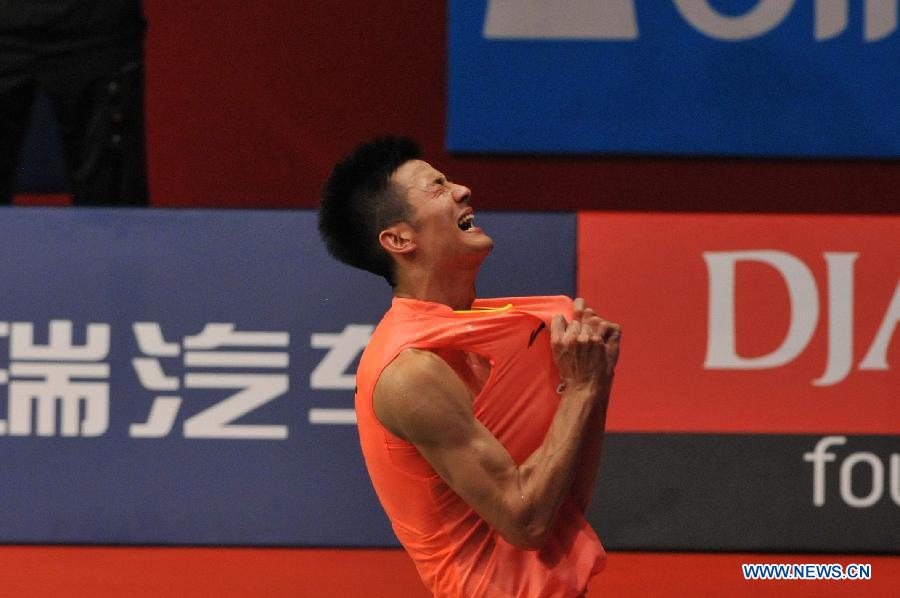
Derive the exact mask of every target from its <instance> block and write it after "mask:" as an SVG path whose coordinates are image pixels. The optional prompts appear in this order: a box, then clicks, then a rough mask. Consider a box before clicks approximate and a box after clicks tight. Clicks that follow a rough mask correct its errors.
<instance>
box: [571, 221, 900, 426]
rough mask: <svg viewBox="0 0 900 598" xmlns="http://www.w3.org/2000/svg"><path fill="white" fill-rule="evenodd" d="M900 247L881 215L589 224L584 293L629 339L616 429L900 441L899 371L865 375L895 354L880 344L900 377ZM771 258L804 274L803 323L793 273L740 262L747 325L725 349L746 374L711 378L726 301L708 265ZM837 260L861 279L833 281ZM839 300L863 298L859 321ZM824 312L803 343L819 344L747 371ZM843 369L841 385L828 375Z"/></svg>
mask: <svg viewBox="0 0 900 598" xmlns="http://www.w3.org/2000/svg"><path fill="white" fill-rule="evenodd" d="M898 238H900V221H898V220H897V219H894V218H884V217H881V218H877V217H871V216H855V217H853V216H841V217H837V216H780V215H739V216H738V215H710V214H702V215H694V214H690V215H689V214H680V215H672V214H609V213H582V214H579V220H578V264H579V267H578V293H579V294H580V295H582V296H584V297H585V298H586V299H587V301H588V304H589V305H593V306H594V307H595V308H596V309H597V311H598V312H599V313H600V314H601V315H604V317H607V318H609V319H611V320H614V321H618V322H619V323H621V324H622V327H623V330H624V339H625V340H624V343H623V344H624V349H625V354H624V355H625V357H626V358H625V359H623V360H622V362H621V363H620V365H619V366H618V371H617V379H616V401H615V402H614V404H613V405H612V406H611V407H610V416H609V422H608V426H609V428H610V429H612V430H615V431H631V432H638V431H641V432H659V431H663V432H745V433H773V434H779V433H780V434H798V433H813V434H814V433H823V434H824V433H833V432H841V433H851V434H897V433H900V406H898V403H897V400H896V398H897V395H898V390H900V377H898V374H897V370H896V366H894V369H882V368H878V369H871V368H868V369H867V368H861V367H860V365H861V363H862V362H863V361H865V359H864V356H866V355H867V354H868V353H869V351H870V348H871V347H872V346H873V345H876V346H881V345H880V344H876V339H877V338H880V337H879V331H883V332H881V337H883V336H884V334H887V335H888V336H887V344H886V347H887V348H886V351H884V352H883V353H884V355H885V356H886V361H887V364H888V368H890V365H891V364H896V354H897V345H898V343H897V342H896V340H897V331H896V330H895V328H896V317H897V316H896V307H891V306H892V305H894V306H896V301H897V299H894V297H895V294H896V293H900V286H898V277H900V264H898V262H897V261H896V256H897V239H898ZM758 250H765V251H770V252H772V251H774V252H778V253H779V254H780V255H782V256H787V259H790V260H793V261H795V263H798V264H802V265H803V266H802V267H805V268H806V269H807V271H808V275H807V276H808V278H806V280H808V281H810V284H811V286H810V287H808V288H809V291H810V292H809V293H807V295H806V296H802V295H801V296H799V297H798V298H797V299H796V305H794V309H793V310H792V304H791V301H790V299H789V294H788V293H789V290H788V288H789V287H788V285H787V283H786V278H785V276H784V275H783V274H782V273H781V272H779V271H778V270H776V269H775V268H774V267H773V266H771V265H769V264H767V263H765V262H764V261H759V260H744V261H740V262H735V264H734V267H733V270H732V272H733V273H734V275H733V281H734V291H733V294H732V295H731V296H730V297H728V302H730V303H732V304H733V306H734V308H733V309H734V318H733V326H732V325H727V326H726V325H722V324H717V325H716V331H717V333H716V336H719V337H721V335H719V334H718V331H724V330H726V329H733V330H734V339H735V344H734V347H735V351H734V353H735V354H736V355H737V356H738V357H739V358H740V361H739V362H738V360H737V359H735V360H734V361H735V363H738V365H739V366H741V367H732V366H731V365H728V366H727V367H720V366H721V364H718V363H714V364H711V365H710V366H709V367H707V362H706V356H707V351H708V347H710V344H709V341H710V335H711V334H712V325H711V323H710V317H709V313H710V305H709V301H710V298H711V297H712V295H711V287H712V286H716V287H717V288H718V289H719V290H718V291H717V293H718V296H721V297H724V296H725V295H724V294H723V293H725V291H723V290H722V288H723V282H724V281H723V277H722V276H720V275H715V276H716V282H715V284H714V282H713V280H712V277H713V274H712V268H711V267H710V266H709V265H708V264H707V263H706V257H707V255H706V254H709V255H712V254H718V255H722V254H723V253H731V252H742V251H758ZM826 254H833V255H834V254H840V255H843V256H845V257H846V256H850V257H852V254H856V257H855V259H854V260H853V261H852V264H851V270H850V275H851V276H850V277H849V278H848V279H847V280H844V279H843V278H841V277H840V276H839V274H838V271H839V270H840V268H837V267H836V268H833V270H834V272H832V268H829V267H828V265H827V264H828V262H827V258H826ZM844 269H845V270H847V268H846V267H845V268H844ZM791 286H795V287H798V286H799V285H798V283H796V282H795V283H794V284H792V285H791ZM832 292H834V293H836V294H837V296H839V297H847V298H849V302H850V306H849V310H848V311H849V312H850V313H849V316H850V317H844V316H845V315H846V314H845V313H844V311H845V310H844V309H843V308H839V307H838V308H835V310H834V311H835V315H834V317H833V318H832V314H831V311H832V308H833V307H834V306H835V305H840V301H839V300H835V301H832V300H831V299H830V298H829V297H830V293H832ZM814 304H817V306H818V314H817V316H816V317H815V321H814V322H813V327H812V328H811V329H809V330H810V332H809V334H810V336H806V335H805V334H804V335H801V336H798V338H800V339H801V341H804V340H805V339H804V338H803V337H804V336H805V337H806V339H808V340H805V342H801V341H798V344H797V348H796V349H795V350H790V351H786V352H785V353H784V355H785V359H786V360H787V361H785V362H783V363H779V364H773V365H769V366H767V367H763V368H760V369H747V368H744V367H743V366H744V365H745V364H747V363H748V362H749V361H750V360H752V359H755V358H762V357H764V356H767V355H770V354H772V353H773V352H775V351H776V350H777V349H778V347H779V346H780V345H781V344H782V343H783V342H785V339H786V338H787V335H788V331H789V330H790V326H791V323H792V320H798V322H799V321H801V319H802V318H803V316H804V315H807V316H809V317H810V318H812V314H813V313H814V310H815V307H814ZM832 320H834V321H835V332H834V334H833V335H832V334H831V332H830V330H831V327H832V326H831V323H832ZM798 326H799V324H798ZM843 327H846V328H843ZM844 330H847V331H852V332H844ZM830 336H834V338H833V339H831V338H829V337H830ZM892 341H893V342H892ZM728 353H729V354H730V351H729V352H728ZM876 353H877V354H879V355H881V354H882V352H881V351H876ZM720 354H721V352H720ZM847 355H849V357H842V356H847ZM773 361H775V360H774V359H773ZM829 363H833V364H834V365H833V367H832V368H829V369H830V370H831V371H832V372H833V373H832V374H829V375H828V376H826V375H825V374H826V364H829ZM845 366H846V367H845ZM832 378H833V380H832ZM814 380H819V381H820V383H819V384H815V383H814Z"/></svg>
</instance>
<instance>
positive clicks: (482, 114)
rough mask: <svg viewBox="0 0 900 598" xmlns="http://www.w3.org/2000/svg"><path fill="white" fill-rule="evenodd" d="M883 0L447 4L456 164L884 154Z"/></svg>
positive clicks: (899, 105)
mask: <svg viewBox="0 0 900 598" xmlns="http://www.w3.org/2000/svg"><path fill="white" fill-rule="evenodd" d="M897 13H898V1H897V0H860V1H859V2H855V1H854V2H849V1H847V0H836V1H833V2H824V1H817V2H813V1H811V0H799V1H795V0H715V1H714V0H663V1H660V2H637V1H635V0H565V1H563V0H483V1H480V2H474V1H471V0H450V14H449V53H448V54H449V101H448V133H447V146H448V148H449V149H450V150H451V151H460V152H546V153H593V152H615V153H646V154H716V155H768V156H810V157H813V156H824V157H828V156H835V157H840V156H859V157H897V156H900V76H898V72H900V34H898V33H897Z"/></svg>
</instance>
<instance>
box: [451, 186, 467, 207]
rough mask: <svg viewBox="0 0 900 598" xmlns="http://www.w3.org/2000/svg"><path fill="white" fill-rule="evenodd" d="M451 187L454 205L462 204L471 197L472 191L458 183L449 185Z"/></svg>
mask: <svg viewBox="0 0 900 598" xmlns="http://www.w3.org/2000/svg"><path fill="white" fill-rule="evenodd" d="M451 185H453V189H452V191H451V193H452V194H453V201H455V202H456V203H462V202H464V201H466V200H467V199H469V198H470V197H471V196H472V190H471V189H469V188H468V187H466V186H465V185H460V184H458V183H451Z"/></svg>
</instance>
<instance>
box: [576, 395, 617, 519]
mask: <svg viewBox="0 0 900 598" xmlns="http://www.w3.org/2000/svg"><path fill="white" fill-rule="evenodd" d="M608 401H609V395H607V396H606V399H605V400H601V401H598V402H597V404H596V405H595V406H594V410H593V412H592V413H591V417H590V423H589V424H588V428H587V432H586V434H585V438H584V443H583V444H582V446H581V452H580V455H579V460H578V465H577V467H576V470H575V477H574V479H573V480H572V490H571V494H572V497H573V498H574V499H575V503H576V504H577V505H578V508H579V509H580V510H581V512H582V513H587V510H588V507H589V506H590V504H591V497H592V495H593V492H594V482H595V480H596V479H597V471H598V469H599V467H600V458H601V454H602V452H603V441H604V439H605V437H606V411H607V406H608V404H609V403H608Z"/></svg>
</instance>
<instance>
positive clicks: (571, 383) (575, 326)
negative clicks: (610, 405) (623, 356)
mask: <svg viewBox="0 0 900 598" xmlns="http://www.w3.org/2000/svg"><path fill="white" fill-rule="evenodd" d="M621 336H622V331H621V329H620V328H619V325H618V324H614V323H612V322H608V321H606V320H604V319H603V318H601V317H600V316H598V315H597V313H596V312H595V311H594V310H593V309H591V308H589V307H588V308H585V306H584V299H582V298H580V297H579V298H578V299H576V300H575V305H574V317H573V318H572V321H571V322H566V319H565V318H564V317H563V316H561V315H558V314H557V315H556V316H554V317H553V321H552V322H551V324H550V346H551V348H552V351H553V359H554V361H555V362H556V366H557V368H558V369H559V375H560V378H562V380H563V382H564V383H565V384H566V387H567V388H574V389H581V390H585V391H587V392H589V393H591V394H592V395H594V396H597V395H601V394H605V395H608V393H609V389H610V387H611V386H612V380H613V374H614V372H615V369H616V363H617V362H618V361H619V340H620V338H621Z"/></svg>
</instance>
